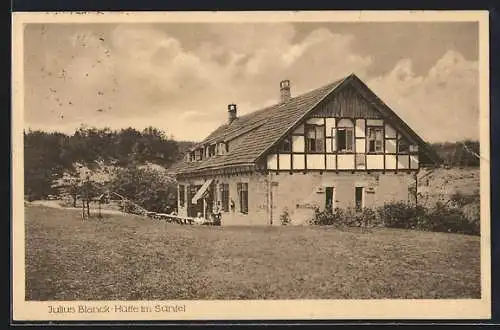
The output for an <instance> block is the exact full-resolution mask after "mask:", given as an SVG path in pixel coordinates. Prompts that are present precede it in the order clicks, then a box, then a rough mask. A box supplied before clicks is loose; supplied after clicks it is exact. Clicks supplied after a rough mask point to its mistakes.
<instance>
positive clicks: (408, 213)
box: [311, 202, 480, 235]
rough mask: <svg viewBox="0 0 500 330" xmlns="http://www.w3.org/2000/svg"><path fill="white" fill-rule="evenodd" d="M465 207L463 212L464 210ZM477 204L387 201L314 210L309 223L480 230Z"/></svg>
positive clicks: (475, 232) (457, 230)
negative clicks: (378, 204) (374, 205)
mask: <svg viewBox="0 0 500 330" xmlns="http://www.w3.org/2000/svg"><path fill="white" fill-rule="evenodd" d="M466 210H467V212H465V211H466ZM479 223H480V217H479V205H476V204H467V207H465V208H459V207H456V206H451V205H449V204H447V203H436V205H435V206H433V207H431V208H425V207H423V206H414V205H411V204H409V203H405V202H394V203H388V204H385V205H384V206H381V207H379V208H377V209H375V210H372V209H370V208H364V209H363V210H361V211H357V210H355V209H353V208H346V209H338V208H336V209H335V210H333V211H332V210H330V209H326V210H325V211H319V209H316V210H315V214H314V217H313V219H312V220H311V224H313V225H320V226H325V225H334V226H348V227H374V226H383V227H387V228H402V229H418V230H424V231H436V232H448V233H459V234H468V235H479V234H480V226H479Z"/></svg>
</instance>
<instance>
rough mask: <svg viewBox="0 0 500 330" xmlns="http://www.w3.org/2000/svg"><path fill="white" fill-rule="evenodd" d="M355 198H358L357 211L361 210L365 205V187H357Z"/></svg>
mask: <svg viewBox="0 0 500 330" xmlns="http://www.w3.org/2000/svg"><path fill="white" fill-rule="evenodd" d="M355 199H356V211H361V210H362V209H363V207H364V205H363V187H356V192H355Z"/></svg>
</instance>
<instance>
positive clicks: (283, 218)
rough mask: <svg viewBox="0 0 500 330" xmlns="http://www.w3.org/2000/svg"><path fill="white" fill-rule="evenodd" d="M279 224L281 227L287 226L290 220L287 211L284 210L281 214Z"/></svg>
mask: <svg viewBox="0 0 500 330" xmlns="http://www.w3.org/2000/svg"><path fill="white" fill-rule="evenodd" d="M280 222H281V225H282V226H286V225H289V224H290V223H291V222H292V220H291V219H290V214H289V213H288V209H286V208H285V209H284V210H283V213H281V215H280Z"/></svg>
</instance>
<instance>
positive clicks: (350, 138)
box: [337, 127, 354, 152]
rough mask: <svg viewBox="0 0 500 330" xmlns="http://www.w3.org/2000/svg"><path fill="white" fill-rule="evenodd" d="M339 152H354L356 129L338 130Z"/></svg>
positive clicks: (344, 128)
mask: <svg viewBox="0 0 500 330" xmlns="http://www.w3.org/2000/svg"><path fill="white" fill-rule="evenodd" d="M337 150H338V151H340V152H352V151H354V128H353V127H342V128H337Z"/></svg>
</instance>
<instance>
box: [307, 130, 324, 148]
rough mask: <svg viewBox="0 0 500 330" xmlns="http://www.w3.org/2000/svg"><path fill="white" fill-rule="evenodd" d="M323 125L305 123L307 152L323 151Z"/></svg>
mask: <svg viewBox="0 0 500 330" xmlns="http://www.w3.org/2000/svg"><path fill="white" fill-rule="evenodd" d="M324 133H325V126H324V125H306V150H307V152H313V153H314V152H324V151H325V134H324Z"/></svg>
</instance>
